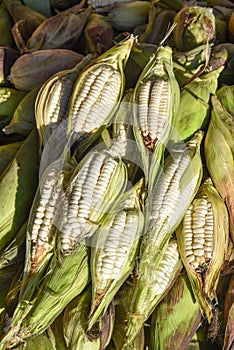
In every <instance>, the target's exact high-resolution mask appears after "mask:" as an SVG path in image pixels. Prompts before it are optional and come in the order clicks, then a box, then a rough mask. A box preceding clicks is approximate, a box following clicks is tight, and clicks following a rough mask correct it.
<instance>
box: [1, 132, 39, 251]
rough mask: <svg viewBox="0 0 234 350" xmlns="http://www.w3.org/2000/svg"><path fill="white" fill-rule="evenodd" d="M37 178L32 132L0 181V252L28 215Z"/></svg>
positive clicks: (35, 143) (35, 144) (36, 150)
mask: <svg viewBox="0 0 234 350" xmlns="http://www.w3.org/2000/svg"><path fill="white" fill-rule="evenodd" d="M37 177H38V138H37V133H36V131H35V130H33V131H32V132H31V133H30V135H29V136H28V137H27V139H26V140H25V141H24V143H23V145H22V146H21V147H20V149H19V150H18V152H17V153H16V155H15V157H14V158H13V160H12V161H11V163H10V164H9V165H8V167H7V168H6V169H5V171H4V172H3V173H2V175H1V177H0V197H1V198H4V202H2V205H1V217H0V252H1V251H2V250H3V249H4V248H5V247H6V246H7V245H8V244H9V243H10V241H11V240H12V239H13V238H14V236H15V235H16V233H17V232H18V231H19V229H20V227H21V226H22V225H23V223H24V222H25V220H26V219H27V217H28V215H29V210H30V207H31V204H32V200H33V197H34V194H35V191H36V187H37V181H38V180H37ZM29 184H30V185H29Z"/></svg>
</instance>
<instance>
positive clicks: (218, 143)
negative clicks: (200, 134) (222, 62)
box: [204, 96, 234, 240]
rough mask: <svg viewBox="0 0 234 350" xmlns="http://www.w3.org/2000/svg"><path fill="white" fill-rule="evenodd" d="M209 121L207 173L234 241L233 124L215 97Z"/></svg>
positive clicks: (206, 140)
mask: <svg viewBox="0 0 234 350" xmlns="http://www.w3.org/2000/svg"><path fill="white" fill-rule="evenodd" d="M211 101H212V112H211V120H210V123H209V127H208V130H207V134H206V138H205V143H204V149H205V159H206V164H207V168H208V171H209V173H210V176H211V179H212V181H213V183H214V186H215V188H216V189H217V190H218V192H219V194H220V195H221V197H222V198H223V199H224V201H225V203H226V205H227V208H228V213H229V218H230V234H231V237H232V240H234V161H233V152H234V122H233V116H232V115H230V114H229V113H228V112H227V111H226V110H225V108H224V107H223V106H222V104H221V103H220V101H219V100H218V99H217V97H216V96H212V98H211Z"/></svg>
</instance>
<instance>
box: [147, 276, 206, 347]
mask: <svg viewBox="0 0 234 350" xmlns="http://www.w3.org/2000/svg"><path fill="white" fill-rule="evenodd" d="M201 316H202V315H201V310H200V305H199V303H198V302H197V301H196V300H195V298H194V296H193V292H192V290H191V287H190V285H189V280H188V277H187V275H186V274H185V273H182V274H181V275H180V276H179V277H178V279H177V280H176V282H175V284H174V285H173V287H172V288H171V290H170V291H169V292H168V294H167V295H166V296H165V298H164V299H163V300H162V301H161V303H160V304H159V305H158V307H157V308H156V310H155V311H154V312H153V315H152V321H151V326H150V330H151V332H150V333H151V336H150V348H151V349H154V350H161V349H164V350H171V349H174V350H181V349H187V347H188V344H189V343H190V341H191V339H192V337H193V336H194V334H195V332H196V330H197V328H198V327H199V325H200V323H201V319H202V317H201Z"/></svg>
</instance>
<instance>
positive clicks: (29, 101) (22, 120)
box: [3, 88, 38, 136]
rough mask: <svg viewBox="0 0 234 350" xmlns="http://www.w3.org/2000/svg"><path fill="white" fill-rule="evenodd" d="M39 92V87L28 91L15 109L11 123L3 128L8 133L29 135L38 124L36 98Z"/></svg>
mask: <svg viewBox="0 0 234 350" xmlns="http://www.w3.org/2000/svg"><path fill="white" fill-rule="evenodd" d="M37 94H38V88H35V89H33V90H31V91H30V92H28V93H27V94H26V95H25V96H24V97H23V99H22V100H21V101H20V103H19V104H18V106H17V108H16V109H15V111H14V114H13V117H12V119H11V121H10V124H8V125H7V126H5V128H4V129H3V131H4V133H5V134H6V135H9V134H12V133H13V134H14V133H17V134H20V135H24V136H27V135H29V134H30V132H31V131H32V129H33V128H34V127H35V125H36V121H35V113H34V108H35V100H36V96H37Z"/></svg>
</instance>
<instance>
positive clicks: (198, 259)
mask: <svg viewBox="0 0 234 350" xmlns="http://www.w3.org/2000/svg"><path fill="white" fill-rule="evenodd" d="M228 224H229V223H228V213H227V209H226V207H225V204H224V202H223V200H222V198H221V197H220V196H219V194H218V192H217V191H216V189H215V188H214V187H213V185H212V182H211V179H210V178H208V179H207V180H206V181H205V182H204V183H203V185H202V186H201V188H200V189H199V191H198V193H197V195H196V197H195V198H194V200H193V202H192V204H191V205H190V207H189V208H188V210H187V211H186V213H185V216H184V218H183V220H182V222H181V224H180V226H179V227H178V228H177V231H176V235H177V240H178V246H179V250H180V255H181V259H182V261H183V264H184V266H185V268H186V270H187V273H188V277H189V280H190V282H191V285H192V288H193V292H194V295H195V297H196V299H197V300H198V302H199V303H200V305H201V307H202V309H203V312H204V313H205V315H206V317H207V319H208V321H209V322H211V319H212V317H213V310H214V305H213V304H212V301H213V299H215V298H216V289H217V284H218V281H219V275H220V270H221V267H222V264H223V262H224V257H225V252H226V249H227V243H228V229H229V225H228Z"/></svg>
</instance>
